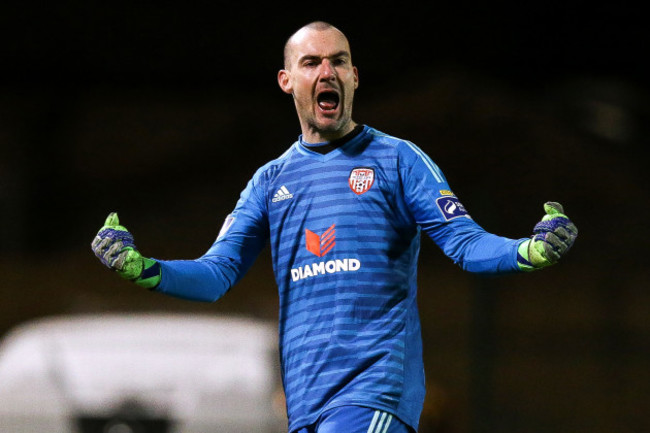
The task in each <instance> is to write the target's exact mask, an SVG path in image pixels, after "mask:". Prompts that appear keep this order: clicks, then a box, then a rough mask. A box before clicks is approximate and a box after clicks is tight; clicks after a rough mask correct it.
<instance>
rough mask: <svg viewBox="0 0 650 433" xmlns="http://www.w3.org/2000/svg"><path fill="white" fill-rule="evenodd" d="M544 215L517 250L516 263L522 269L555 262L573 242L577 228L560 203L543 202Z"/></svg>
mask: <svg viewBox="0 0 650 433" xmlns="http://www.w3.org/2000/svg"><path fill="white" fill-rule="evenodd" d="M544 211H545V212H546V215H544V217H543V218H542V220H541V221H540V222H538V223H537V224H536V225H535V228H534V229H533V233H534V235H533V236H532V237H531V238H530V239H528V240H526V241H524V242H522V243H521V244H520V245H519V248H518V250H517V264H518V265H519V269H521V270H523V271H533V270H535V269H540V268H544V267H546V266H550V265H552V264H554V263H556V262H557V261H558V260H559V259H560V258H561V257H562V256H563V255H565V254H566V252H567V251H569V249H570V248H571V246H572V245H573V242H575V240H576V237H577V236H578V228H577V227H576V226H575V224H573V223H572V222H571V220H569V218H568V217H567V216H566V215H565V214H564V209H563V208H562V205H561V204H560V203H556V202H547V203H545V204H544Z"/></svg>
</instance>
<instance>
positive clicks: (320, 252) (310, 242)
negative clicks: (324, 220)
mask: <svg viewBox="0 0 650 433" xmlns="http://www.w3.org/2000/svg"><path fill="white" fill-rule="evenodd" d="M334 226H335V224H332V225H331V226H330V227H329V228H328V229H327V230H325V232H324V233H323V234H322V235H321V236H318V235H317V234H316V233H314V232H312V231H311V230H309V229H305V237H306V239H307V251H309V252H310V253H312V254H314V255H316V256H318V257H323V256H324V255H325V254H327V253H329V252H330V250H331V249H332V248H334V245H336V230H335V229H334Z"/></svg>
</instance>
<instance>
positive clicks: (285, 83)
mask: <svg viewBox="0 0 650 433" xmlns="http://www.w3.org/2000/svg"><path fill="white" fill-rule="evenodd" d="M278 84H279V85H280V88H281V89H282V91H283V92H284V93H288V94H292V93H293V87H292V86H291V72H289V71H288V70H286V69H280V71H279V72H278Z"/></svg>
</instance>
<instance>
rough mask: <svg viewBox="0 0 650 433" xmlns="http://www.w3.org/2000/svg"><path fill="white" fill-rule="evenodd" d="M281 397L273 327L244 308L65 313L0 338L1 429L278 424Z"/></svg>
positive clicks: (235, 431)
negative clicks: (240, 311) (238, 312)
mask: <svg viewBox="0 0 650 433" xmlns="http://www.w3.org/2000/svg"><path fill="white" fill-rule="evenodd" d="M281 398H282V395H281V388H280V378H279V365H278V360H277V329H276V327H275V326H274V324H272V323H268V322H262V321H257V320H253V319H248V318H241V317H213V316H203V315H196V314H187V315H185V314H141V313H138V314H126V313H125V314H105V315H78V316H62V317H55V318H47V319H40V320H35V321H32V322H29V323H26V324H23V325H21V326H18V327H16V328H15V329H13V330H12V331H11V332H10V333H9V334H8V335H6V337H5V338H4V340H3V343H2V345H0V433H18V432H20V433H32V432H33V433H43V432H48V433H57V432H61V433H70V432H74V433H85V432H86V431H88V432H95V431H97V432H101V433H104V432H107V433H109V432H110V433H113V432H120V433H121V432H124V433H130V432H136V431H137V432H138V433H140V432H142V433H148V432H149V431H152V432H153V431H155V432H169V433H176V432H178V433H180V432H183V433H208V432H211V431H219V432H224V433H229V432H232V433H240V432H261V433H264V432H269V433H270V432H280V431H286V428H287V426H286V414H285V413H284V406H283V405H281V404H280V405H279V404H278V400H280V401H281ZM279 406H281V407H279ZM129 419H131V420H132V422H133V425H135V424H137V422H140V426H139V427H137V428H136V427H133V426H130V424H129ZM83 420H85V424H84V423H83ZM136 420H140V421H136ZM143 420H151V421H152V423H153V421H155V420H158V421H159V422H158V426H157V427H155V426H154V427H147V426H146V425H145V423H144V421H143ZM163 421H164V422H163ZM161 422H163V423H162V424H167V426H166V427H165V426H162V424H161ZM93 423H94V424H93ZM153 424H155V423H153ZM153 424H151V425H153ZM82 426H83V428H82Z"/></svg>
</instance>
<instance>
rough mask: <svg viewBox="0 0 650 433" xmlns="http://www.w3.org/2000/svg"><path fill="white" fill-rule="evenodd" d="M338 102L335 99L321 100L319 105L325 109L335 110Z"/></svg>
mask: <svg viewBox="0 0 650 433" xmlns="http://www.w3.org/2000/svg"><path fill="white" fill-rule="evenodd" d="M336 105H337V104H336V102H334V101H320V102H319V103H318V106H319V107H320V108H322V109H323V110H333V109H335V108H336Z"/></svg>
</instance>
